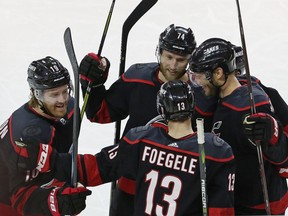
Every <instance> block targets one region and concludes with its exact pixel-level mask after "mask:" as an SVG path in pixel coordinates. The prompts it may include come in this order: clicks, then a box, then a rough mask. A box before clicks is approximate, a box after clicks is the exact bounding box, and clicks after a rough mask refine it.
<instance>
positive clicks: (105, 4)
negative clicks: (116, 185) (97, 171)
mask: <svg viewBox="0 0 288 216" xmlns="http://www.w3.org/2000/svg"><path fill="white" fill-rule="evenodd" d="M111 2H112V0H110V1H100V0H98V1H96V0H94V1H92V0H49V1H43V0H25V1H23V0H9V1H6V0H0V14H1V18H0V28H1V33H0V63H1V64H0V65H1V78H0V80H1V81H0V101H2V102H1V105H0V122H3V121H4V120H6V119H7V118H8V117H9V116H10V114H11V113H12V112H13V111H14V110H15V109H17V108H18V107H19V106H21V105H22V104H23V103H25V102H26V101H27V100H28V96H29V88H28V84H27V82H26V74H27V68H28V65H29V64H30V63H31V62H32V61H33V60H36V59H40V58H42V57H45V56H47V55H51V56H53V57H55V58H57V59H58V60H60V61H61V62H62V63H63V64H64V65H65V66H66V67H67V68H68V70H69V71H70V72H71V75H72V74H73V73H72V68H71V66H70V62H69V59H68V57H67V54H66V50H65V47H64V42H63V33H64V30H65V29H66V28H67V27H70V28H71V30H72V37H73V41H74V48H75V52H76V55H77V58H78V62H80V61H81V59H82V57H83V56H84V55H85V54H86V53H88V52H92V51H93V52H97V51H98V47H99V44H100V40H101V36H102V32H103V29H104V24H105V22H106V18H107V15H108V11H109V9H110V5H111ZM139 2H140V0H138V1H135V0H116V3H115V8H114V12H113V15H112V19H111V23H110V26H109V30H108V35H107V38H106V41H105V44H104V48H103V51H102V55H103V56H106V57H108V58H109V59H110V61H111V64H112V65H111V68H110V75H109V78H108V81H107V86H109V85H110V84H111V83H113V82H114V81H115V80H116V79H117V77H118V74H119V63H120V43H121V31H122V25H123V22H124V21H125V19H126V18H127V16H128V15H129V14H130V12H131V11H132V10H133V9H134V8H135V7H136V5H137V4H138V3H139ZM240 7H241V12H242V19H243V24H244V32H245V39H246V46H247V53H248V58H249V65H250V72H251V74H252V75H255V76H256V77H258V78H259V79H261V81H262V82H263V83H264V84H266V85H268V86H273V87H275V88H277V90H278V91H279V92H280V94H281V95H282V96H283V97H284V99H285V100H286V101H288V91H287V85H286V84H287V82H288V79H287V74H285V73H286V72H285V71H286V70H288V60H287V59H288V29H287V24H286V22H287V20H288V13H287V11H288V1H287V0H253V1H252V0H242V1H240ZM171 23H174V24H176V25H181V26H184V27H191V28H192V30H193V31H194V34H195V37H196V40H197V42H198V44H200V43H201V42H202V41H204V40H205V39H207V38H210V37H222V38H224V39H227V40H230V41H231V42H232V43H234V44H239V45H240V44H241V39H240V33H239V25H238V15H237V8H236V1H232V0H230V1H229V0H217V1H216V0H198V1H195V0H178V1H174V0H159V1H158V2H157V3H156V5H155V6H154V7H153V8H152V9H151V10H150V11H148V12H147V13H146V14H145V15H144V16H143V17H142V18H141V19H140V20H139V21H138V22H137V23H136V24H135V26H134V27H133V28H132V29H131V31H130V34H129V37H128V47H127V55H126V69H127V68H128V67H129V66H130V65H131V64H133V63H136V62H150V61H155V60H156V57H155V55H154V53H155V48H156V45H157V41H158V37H159V34H160V33H161V32H162V31H163V30H164V29H165V28H166V27H167V26H168V25H170V24H171ZM80 103H81V105H82V100H81V101H80ZM124 123H125V121H124V122H123V124H124ZM113 139H114V123H112V124H107V125H99V124H92V123H90V122H88V121H87V120H86V119H84V121H83V124H82V128H81V134H80V138H79V152H80V153H87V152H89V153H96V152H98V151H99V150H100V149H101V148H102V147H104V146H107V145H110V144H113ZM92 190H93V194H92V195H91V196H90V197H89V198H88V201H87V208H86V210H84V211H83V213H81V215H108V208H109V199H110V184H106V185H103V186H99V187H97V188H93V189H92ZM287 215H288V214H287Z"/></svg>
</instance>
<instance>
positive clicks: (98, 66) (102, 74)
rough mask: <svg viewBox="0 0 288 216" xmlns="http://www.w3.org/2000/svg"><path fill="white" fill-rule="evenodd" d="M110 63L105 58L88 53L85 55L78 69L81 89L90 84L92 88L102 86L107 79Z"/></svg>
mask: <svg viewBox="0 0 288 216" xmlns="http://www.w3.org/2000/svg"><path fill="white" fill-rule="evenodd" d="M109 68H110V62H109V60H108V59H107V58H105V57H101V56H98V55H96V54H95V53H89V54H88V55H86V56H85V57H84V58H83V59H82V61H81V63H80V67H79V73H80V83H81V85H82V87H84V88H87V86H88V83H89V82H91V83H92V87H97V86H101V85H103V84H104V83H105V82H106V80H107V77H108V73H109Z"/></svg>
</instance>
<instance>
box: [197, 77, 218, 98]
mask: <svg viewBox="0 0 288 216" xmlns="http://www.w3.org/2000/svg"><path fill="white" fill-rule="evenodd" d="M212 79H213V77H212ZM192 81H193V82H194V83H195V84H196V85H197V86H201V87H202V88H203V90H204V92H205V95H206V96H216V94H217V88H216V87H215V86H214V85H212V83H211V82H210V81H209V80H208V79H207V78H206V75H205V73H204V72H203V73H193V75H192Z"/></svg>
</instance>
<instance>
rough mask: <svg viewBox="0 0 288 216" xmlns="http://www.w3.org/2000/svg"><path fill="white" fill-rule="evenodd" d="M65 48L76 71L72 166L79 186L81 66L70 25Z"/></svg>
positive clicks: (72, 178) (74, 71)
mask: <svg viewBox="0 0 288 216" xmlns="http://www.w3.org/2000/svg"><path fill="white" fill-rule="evenodd" d="M64 43H65V48H66V51H67V54H68V57H69V60H70V63H71V66H72V69H73V73H74V115H73V144H72V146H73V147H72V168H71V184H72V185H73V186H74V187H77V154H78V135H79V128H80V118H79V68H78V63H77V59H76V55H75V52H74V47H73V42H72V37H71V30H70V28H69V27H68V28H67V29H66V30H65V32H64Z"/></svg>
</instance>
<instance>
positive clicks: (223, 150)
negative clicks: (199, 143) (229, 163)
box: [204, 133, 234, 160]
mask: <svg viewBox="0 0 288 216" xmlns="http://www.w3.org/2000/svg"><path fill="white" fill-rule="evenodd" d="M204 145H206V147H205V151H206V152H205V153H206V156H208V157H209V156H210V157H212V158H218V159H221V160H231V159H233V158H234V155H233V151H232V149H231V146H230V145H228V143H226V142H225V141H224V140H223V139H221V138H220V137H218V136H216V135H214V134H212V133H205V144H204Z"/></svg>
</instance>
